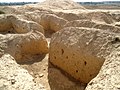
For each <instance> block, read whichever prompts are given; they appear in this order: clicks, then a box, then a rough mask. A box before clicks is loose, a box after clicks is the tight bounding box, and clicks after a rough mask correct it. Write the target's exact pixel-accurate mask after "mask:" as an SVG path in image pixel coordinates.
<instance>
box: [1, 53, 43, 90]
mask: <svg viewBox="0 0 120 90" xmlns="http://www.w3.org/2000/svg"><path fill="white" fill-rule="evenodd" d="M0 90H45V88H44V87H43V86H42V85H41V84H37V83H35V82H34V78H33V77H32V76H31V75H30V74H29V73H28V71H27V70H25V69H23V68H21V67H20V65H18V64H17V63H16V62H15V59H14V58H13V57H12V56H10V55H9V54H5V55H3V56H2V57H1V58H0Z"/></svg>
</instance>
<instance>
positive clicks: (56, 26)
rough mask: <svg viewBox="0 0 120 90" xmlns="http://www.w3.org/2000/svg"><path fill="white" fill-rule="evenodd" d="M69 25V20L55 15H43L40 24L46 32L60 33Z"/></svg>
mask: <svg viewBox="0 0 120 90" xmlns="http://www.w3.org/2000/svg"><path fill="white" fill-rule="evenodd" d="M66 23H67V20H65V19H63V18H60V17H58V16H56V15H54V14H43V15H42V16H41V21H40V24H41V25H42V26H43V27H44V29H45V30H52V31H55V32H56V31H59V30H61V29H62V28H63V26H64V25H65V24H66Z"/></svg>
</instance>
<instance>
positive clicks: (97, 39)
mask: <svg viewBox="0 0 120 90" xmlns="http://www.w3.org/2000/svg"><path fill="white" fill-rule="evenodd" d="M114 38H115V35H114V34H112V33H109V32H104V31H101V30H97V29H93V28H91V29H89V28H82V27H68V28H64V29H63V30H61V31H58V32H57V33H55V34H54V35H53V36H52V38H51V43H50V50H49V53H50V55H49V59H50V62H51V63H53V64H54V65H55V66H57V67H59V68H61V69H62V70H64V71H65V72H67V73H69V74H70V75H71V76H73V77H74V78H76V79H77V80H79V81H80V82H83V83H88V82H89V81H90V80H91V79H93V78H94V77H95V76H96V75H97V74H98V72H99V70H100V69H101V66H102V64H103V62H104V60H105V57H106V56H108V55H109V54H110V53H111V51H112V48H113V45H112V43H114ZM115 40H116V39H115Z"/></svg>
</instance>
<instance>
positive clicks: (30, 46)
mask: <svg viewBox="0 0 120 90" xmlns="http://www.w3.org/2000/svg"><path fill="white" fill-rule="evenodd" d="M2 37H3V39H1V42H3V43H4V44H3V45H4V46H6V47H4V48H3V50H4V53H9V54H10V55H12V56H13V57H14V58H15V59H16V60H17V62H26V61H25V60H26V58H27V60H30V57H32V56H36V55H41V54H46V53H48V44H47V40H46V38H45V36H44V35H43V34H42V33H40V32H39V31H35V32H34V31H33V32H29V33H27V34H15V35H12V34H8V35H2Z"/></svg>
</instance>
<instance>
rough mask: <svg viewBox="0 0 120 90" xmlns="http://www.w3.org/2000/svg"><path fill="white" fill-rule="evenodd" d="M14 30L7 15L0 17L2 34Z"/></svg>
mask: <svg viewBox="0 0 120 90" xmlns="http://www.w3.org/2000/svg"><path fill="white" fill-rule="evenodd" d="M11 28H12V24H11V22H10V20H8V18H7V16H6V15H0V32H7V31H9V30H10V29H11Z"/></svg>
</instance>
